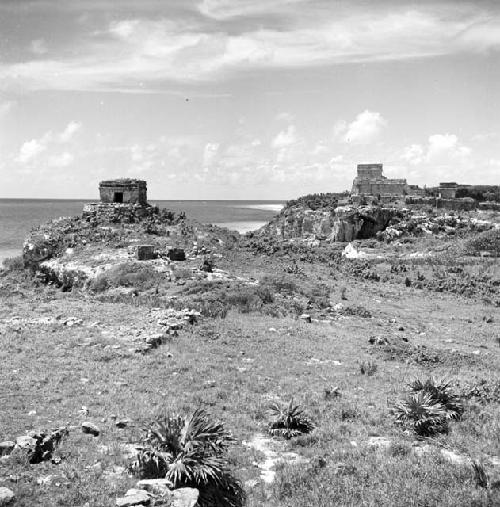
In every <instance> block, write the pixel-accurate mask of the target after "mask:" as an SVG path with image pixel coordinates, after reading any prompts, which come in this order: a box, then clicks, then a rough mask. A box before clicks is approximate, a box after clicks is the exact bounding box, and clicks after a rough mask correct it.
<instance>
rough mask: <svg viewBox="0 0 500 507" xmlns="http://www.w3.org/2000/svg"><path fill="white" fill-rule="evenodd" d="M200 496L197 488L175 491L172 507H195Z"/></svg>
mask: <svg viewBox="0 0 500 507" xmlns="http://www.w3.org/2000/svg"><path fill="white" fill-rule="evenodd" d="M199 496H200V492H199V491H198V490H197V489H196V488H179V489H174V495H173V502H172V507H195V505H196V504H197V502H198V497H199Z"/></svg>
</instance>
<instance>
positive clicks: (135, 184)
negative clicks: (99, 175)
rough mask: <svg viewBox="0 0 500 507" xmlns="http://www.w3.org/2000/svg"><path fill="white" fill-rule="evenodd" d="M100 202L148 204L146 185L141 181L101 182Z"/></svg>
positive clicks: (127, 179)
mask: <svg viewBox="0 0 500 507" xmlns="http://www.w3.org/2000/svg"><path fill="white" fill-rule="evenodd" d="M99 194H100V197H101V202H103V203H106V204H109V203H116V204H139V205H141V206H146V205H147V203H148V197H147V185H146V182H145V181H143V180H134V179H129V178H122V179H117V180H107V181H101V183H99Z"/></svg>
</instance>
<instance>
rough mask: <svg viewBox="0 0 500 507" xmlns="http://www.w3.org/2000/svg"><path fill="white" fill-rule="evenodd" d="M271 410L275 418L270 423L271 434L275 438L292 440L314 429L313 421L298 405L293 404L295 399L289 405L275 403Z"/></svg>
mask: <svg viewBox="0 0 500 507" xmlns="http://www.w3.org/2000/svg"><path fill="white" fill-rule="evenodd" d="M269 410H270V412H271V415H272V417H273V420H272V421H271V422H270V423H269V433H270V434H271V435H273V436H276V437H283V438H286V439H290V438H293V437H297V436H299V435H302V434H303V433H310V432H311V431H312V430H313V429H314V424H313V423H312V421H311V420H310V419H309V418H308V417H307V416H306V415H305V414H304V411H303V410H302V409H301V408H300V407H299V406H298V405H294V404H293V399H291V400H290V403H288V405H282V404H279V403H273V404H272V405H271V406H270V407H269Z"/></svg>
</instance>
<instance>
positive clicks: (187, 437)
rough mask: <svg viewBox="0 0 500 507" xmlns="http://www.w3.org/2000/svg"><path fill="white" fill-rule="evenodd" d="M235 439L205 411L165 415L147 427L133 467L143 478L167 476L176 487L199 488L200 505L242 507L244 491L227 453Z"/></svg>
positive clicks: (203, 506)
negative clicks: (231, 470) (232, 469)
mask: <svg viewBox="0 0 500 507" xmlns="http://www.w3.org/2000/svg"><path fill="white" fill-rule="evenodd" d="M232 440H233V439H232V437H231V436H230V434H229V433H228V432H227V431H226V430H225V429H224V426H223V425H222V423H220V422H215V421H213V420H211V419H210V416H209V415H208V414H207V413H206V412H205V411H204V410H201V409H198V410H195V411H194V412H193V413H192V414H190V415H187V416H185V417H182V416H180V415H168V414H165V415H164V416H162V417H160V418H158V419H157V420H155V421H153V422H152V423H151V424H150V425H149V426H148V427H147V428H146V429H145V436H144V438H143V440H142V446H141V448H140V450H139V454H138V456H137V460H136V461H135V462H134V463H133V464H132V466H131V470H132V471H133V472H134V473H135V474H136V475H139V476H140V477H143V478H166V479H168V480H170V481H171V482H172V483H173V485H174V488H181V487H194V488H197V489H198V490H199V492H200V497H199V500H198V505H199V506H200V507H211V506H215V505H217V506H221V507H240V506H242V505H243V504H244V502H245V492H244V490H243V488H242V487H241V485H240V483H239V482H238V481H237V480H236V479H235V478H234V477H233V475H232V474H231V472H230V470H229V466H228V459H227V456H226V452H227V447H228V445H229V444H230V443H231V442H232Z"/></svg>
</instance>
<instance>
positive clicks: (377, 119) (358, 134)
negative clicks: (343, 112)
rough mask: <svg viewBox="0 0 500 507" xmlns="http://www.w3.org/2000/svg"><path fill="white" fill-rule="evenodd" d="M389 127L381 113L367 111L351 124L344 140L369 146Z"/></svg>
mask: <svg viewBox="0 0 500 507" xmlns="http://www.w3.org/2000/svg"><path fill="white" fill-rule="evenodd" d="M386 125H387V122H386V120H385V119H384V118H383V117H382V115H381V114H380V113H377V112H373V111H368V110H365V111H363V112H362V113H359V114H358V115H357V116H356V119H355V120H354V121H353V122H351V123H349V125H348V126H347V130H346V132H345V134H344V135H343V137H342V139H343V141H344V142H345V143H350V144H369V143H371V142H372V141H374V140H375V139H376V138H377V137H378V135H379V134H380V132H381V131H382V129H383V128H384V127H385V126H386Z"/></svg>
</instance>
